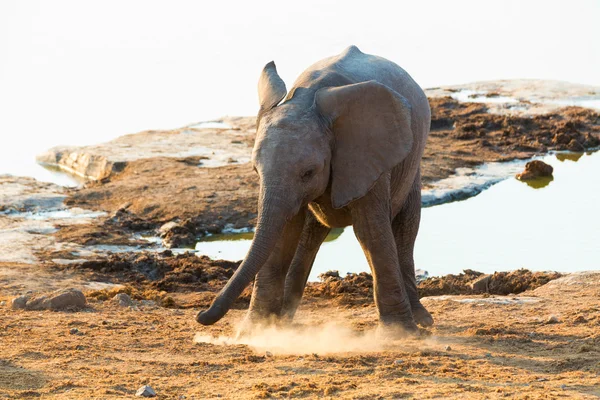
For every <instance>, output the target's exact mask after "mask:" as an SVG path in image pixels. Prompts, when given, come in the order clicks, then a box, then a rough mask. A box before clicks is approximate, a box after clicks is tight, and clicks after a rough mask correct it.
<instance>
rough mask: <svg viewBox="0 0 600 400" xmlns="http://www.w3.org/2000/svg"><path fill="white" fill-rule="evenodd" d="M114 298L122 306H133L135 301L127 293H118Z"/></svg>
mask: <svg viewBox="0 0 600 400" xmlns="http://www.w3.org/2000/svg"><path fill="white" fill-rule="evenodd" d="M112 299H113V301H114V302H115V303H117V304H118V305H119V306H121V307H131V306H132V305H133V301H132V300H131V297H129V295H128V294H127V293H117V294H116V295H115V297H113V298H112Z"/></svg>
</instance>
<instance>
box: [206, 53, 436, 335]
mask: <svg viewBox="0 0 600 400" xmlns="http://www.w3.org/2000/svg"><path fill="white" fill-rule="evenodd" d="M258 91H259V100H260V111H259V115H258V128H257V137H256V143H255V145H254V150H253V153H252V163H253V164H254V167H255V169H256V172H257V173H258V175H259V177H260V193H259V200H258V219H257V224H256V233H255V235H254V240H253V242H252V245H251V247H250V250H249V252H248V254H247V256H246V258H245V259H244V261H243V263H242V264H241V266H240V267H239V269H238V270H237V271H236V272H235V274H234V275H233V277H232V278H231V279H230V280H229V282H228V283H227V285H226V286H225V287H224V288H223V290H222V291H221V292H220V293H219V295H218V296H217V297H216V299H215V300H214V301H213V303H212V305H211V306H210V308H209V309H208V310H206V311H203V312H200V313H199V314H198V316H197V318H196V319H197V321H198V322H200V323H201V324H204V325H211V324H214V323H215V322H217V321H218V320H219V319H221V318H222V317H223V316H224V315H225V313H227V311H228V310H229V309H230V307H231V305H232V303H233V302H234V301H235V300H236V299H237V298H238V296H239V295H240V294H241V293H242V291H243V290H244V288H246V286H248V285H249V284H250V282H251V281H252V280H253V279H255V281H254V290H253V293H252V300H251V303H250V309H249V311H248V315H247V319H246V327H248V326H251V325H252V324H255V323H258V322H260V321H265V319H266V320H272V319H273V318H275V319H277V318H280V317H284V318H289V319H291V318H293V316H294V313H295V312H296V309H297V307H298V305H299V303H300V299H301V298H302V293H303V291H304V287H305V285H306V281H307V279H308V276H309V273H310V270H311V268H312V264H313V261H314V259H315V256H316V254H317V251H318V249H319V247H320V246H321V244H322V243H323V241H324V239H325V237H326V236H327V234H328V232H329V231H330V229H331V228H339V227H345V226H348V225H353V227H354V231H355V233H356V237H357V238H358V241H359V242H360V244H361V246H362V248H363V250H364V252H365V255H366V257H367V260H368V262H369V265H370V266H371V271H372V273H373V278H374V283H373V284H374V293H375V303H376V305H377V309H378V312H379V320H380V326H382V327H384V328H387V327H390V328H396V327H401V328H403V329H404V330H408V331H416V330H417V326H416V324H415V323H418V324H420V325H423V326H429V325H431V324H433V319H432V317H431V315H430V314H429V313H428V312H427V310H426V309H425V308H424V307H423V306H422V305H421V303H420V302H419V297H418V295H417V285H416V279H415V268H414V261H413V247H414V242H415V238H416V236H417V231H418V228H419V220H420V215H421V186H420V161H421V156H422V154H423V148H424V146H425V141H426V139H427V135H428V133H429V126H430V119H431V115H430V110H429V103H428V101H427V97H426V96H425V94H424V93H423V91H422V90H421V88H420V87H419V86H418V85H417V84H416V83H415V81H413V79H412V78H411V77H410V76H409V75H408V74H407V73H406V72H405V71H404V70H403V69H402V68H400V67H399V66H398V65H396V64H394V63H393V62H391V61H388V60H386V59H383V58H381V57H376V56H372V55H368V54H364V53H362V52H361V51H360V50H359V49H358V48H357V47H355V46H351V47H349V48H347V49H346V50H345V51H344V52H343V53H342V54H340V55H337V56H334V57H330V58H327V59H324V60H322V61H319V62H318V63H316V64H314V65H312V66H311V67H309V68H308V69H307V70H306V71H304V73H302V75H301V76H300V77H299V78H298V80H297V81H296V82H295V84H294V87H293V88H292V90H291V91H290V92H289V93H286V88H285V84H284V83H283V81H282V80H281V78H280V77H279V75H277V70H276V69H275V64H274V63H273V62H271V63H269V64H267V65H266V66H265V68H264V69H263V71H262V75H261V77H260V80H259V85H258ZM286 95H287V96H286ZM284 97H285V100H284V101H283V102H282V103H281V104H279V103H280V102H281V100H282V99H284Z"/></svg>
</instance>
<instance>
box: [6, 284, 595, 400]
mask: <svg viewBox="0 0 600 400" xmlns="http://www.w3.org/2000/svg"><path fill="white" fill-rule="evenodd" d="M599 296H600V273H579V274H572V275H568V276H566V277H563V278H560V279H557V280H554V281H552V282H550V283H548V284H546V285H544V286H542V287H540V288H538V289H536V290H534V291H531V292H525V293H522V294H521V295H518V296H510V297H503V298H501V300H503V302H496V303H494V302H493V299H494V297H486V296H477V297H466V296H451V297H429V298H425V299H424V304H425V305H426V307H428V308H429V310H430V311H431V312H432V314H433V316H434V317H435V319H436V325H435V326H434V327H433V329H431V330H430V335H428V336H425V335H424V336H423V337H421V338H417V339H403V340H396V341H385V340H381V339H378V337H377V336H376V333H375V330H374V328H375V323H376V312H375V309H374V306H373V305H372V304H364V305H360V306H341V305H340V304H339V303H338V302H337V301H336V299H329V300H325V299H322V298H319V299H315V298H308V299H306V300H305V302H304V304H303V305H302V308H301V310H300V312H299V315H298V319H297V324H296V325H295V326H294V327H292V328H278V329H275V328H272V329H270V330H265V331H261V332H257V333H255V334H254V335H252V336H251V337H249V338H246V339H244V340H241V341H239V342H236V341H235V340H234V339H231V337H232V336H233V334H234V329H235V326H236V324H237V322H238V321H239V320H240V319H241V318H242V314H243V311H242V310H233V311H232V312H230V313H229V314H228V315H227V317H226V318H225V319H224V320H223V321H222V322H221V323H219V324H217V325H216V326H213V327H202V326H199V325H197V324H196V323H195V321H194V315H195V312H196V310H195V309H169V308H162V307H157V306H155V305H153V304H148V302H145V303H144V302H138V303H137V305H136V306H134V307H131V308H123V307H120V306H118V305H116V304H115V303H114V302H112V301H110V300H109V301H99V300H94V299H93V298H92V299H91V300H90V302H89V307H87V308H86V309H85V310H83V311H80V312H51V311H44V312H26V311H11V310H9V309H8V308H6V307H2V308H0V337H1V341H2V347H1V348H0V396H4V397H5V398H30V397H43V398H57V399H59V398H62V399H91V398H102V399H105V398H123V397H132V396H133V394H134V393H135V391H136V390H137V389H138V387H140V386H142V385H143V384H149V385H150V386H151V387H152V388H154V389H155V390H156V392H157V394H158V396H159V398H180V399H184V398H186V399H205V398H214V397H221V398H231V399H241V398H250V399H252V398H316V397H324V398H352V399H373V398H382V399H384V398H385V399H388V398H418V399H422V398H501V397H508V398H523V399H525V398H528V399H537V398H540V399H541V398H577V399H581V398H597V396H600V308H599V306H598V304H599V302H598V300H599ZM3 300H8V299H7V298H4V299H3ZM503 303H507V304H503ZM550 316H555V317H556V319H557V322H556V323H548V322H547V321H548V319H549V318H550ZM73 329H76V330H74V331H73V333H70V332H71V330H73Z"/></svg>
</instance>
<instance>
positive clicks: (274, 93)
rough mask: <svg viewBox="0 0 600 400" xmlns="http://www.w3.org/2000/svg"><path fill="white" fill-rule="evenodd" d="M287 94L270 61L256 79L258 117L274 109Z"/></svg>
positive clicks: (273, 63)
mask: <svg viewBox="0 0 600 400" xmlns="http://www.w3.org/2000/svg"><path fill="white" fill-rule="evenodd" d="M286 94H287V90H286V88H285V83H284V82H283V80H282V79H281V78H280V77H279V75H278V74H277V68H276V67H275V62H273V61H271V62H270V63H268V64H267V65H265V67H264V68H263V70H262V73H261V74H260V78H259V79H258V102H259V104H260V111H259V112H258V115H259V116H260V115H261V114H263V113H265V112H267V111H269V110H270V109H272V108H273V107H275V106H276V105H277V104H279V102H280V101H281V100H283V98H284V97H285V95H286Z"/></svg>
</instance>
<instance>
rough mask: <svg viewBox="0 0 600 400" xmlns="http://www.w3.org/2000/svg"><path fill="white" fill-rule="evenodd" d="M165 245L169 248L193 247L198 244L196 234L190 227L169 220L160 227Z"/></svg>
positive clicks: (159, 231)
mask: <svg viewBox="0 0 600 400" xmlns="http://www.w3.org/2000/svg"><path fill="white" fill-rule="evenodd" d="M158 233H159V235H160V237H161V238H162V242H163V245H164V246H165V247H167V248H169V249H172V248H182V247H193V246H194V245H195V244H196V235H194V234H193V233H192V232H191V231H190V230H189V229H188V228H186V227H185V226H183V225H180V224H178V223H176V222H174V221H171V222H167V223H166V224H164V225H163V226H161V227H160V228H159V229H158Z"/></svg>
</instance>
